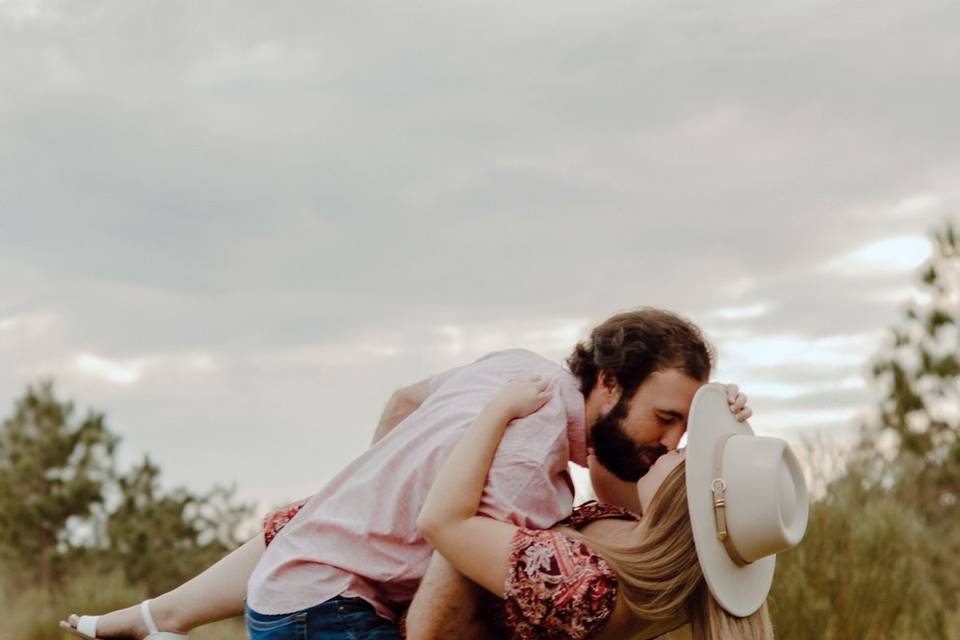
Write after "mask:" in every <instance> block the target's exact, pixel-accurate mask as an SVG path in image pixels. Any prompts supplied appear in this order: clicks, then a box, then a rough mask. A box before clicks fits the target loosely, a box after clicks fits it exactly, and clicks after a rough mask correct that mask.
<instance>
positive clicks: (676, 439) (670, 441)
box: [660, 424, 686, 451]
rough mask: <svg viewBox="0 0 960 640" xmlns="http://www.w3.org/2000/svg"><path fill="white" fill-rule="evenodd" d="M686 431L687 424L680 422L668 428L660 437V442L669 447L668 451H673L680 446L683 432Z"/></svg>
mask: <svg viewBox="0 0 960 640" xmlns="http://www.w3.org/2000/svg"><path fill="white" fill-rule="evenodd" d="M684 431H686V428H685V425H683V424H680V425H677V426H675V427H671V428H670V429H667V431H666V432H665V433H664V434H663V437H662V438H660V444H662V445H663V446H665V447H666V448H667V451H673V450H675V449H676V448H677V447H679V446H680V439H681V438H683V432H684Z"/></svg>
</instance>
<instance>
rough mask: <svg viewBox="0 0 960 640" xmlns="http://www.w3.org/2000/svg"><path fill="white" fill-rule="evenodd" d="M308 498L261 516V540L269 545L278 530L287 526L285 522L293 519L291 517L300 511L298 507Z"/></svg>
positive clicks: (300, 507) (301, 506)
mask: <svg viewBox="0 0 960 640" xmlns="http://www.w3.org/2000/svg"><path fill="white" fill-rule="evenodd" d="M307 500H309V498H304V499H303V500H297V501H296V502H293V503H290V504H288V505H286V506H284V507H280V508H279V509H277V510H276V511H271V512H270V513H268V514H267V515H266V516H264V518H263V541H264V542H265V543H266V544H267V545H269V544H270V543H271V542H273V539H274V538H276V537H277V534H278V533H280V530H281V529H283V528H284V527H285V526H287V523H288V522H290V521H291V520H293V517H294V516H295V515H297V514H298V513H300V509H302V508H303V505H305V504H306V503H307Z"/></svg>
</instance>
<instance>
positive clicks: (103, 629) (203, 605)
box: [61, 533, 265, 638]
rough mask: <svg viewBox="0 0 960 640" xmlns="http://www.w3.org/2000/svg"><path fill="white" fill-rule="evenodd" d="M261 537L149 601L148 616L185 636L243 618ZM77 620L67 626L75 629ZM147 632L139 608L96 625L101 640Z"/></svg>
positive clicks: (109, 616)
mask: <svg viewBox="0 0 960 640" xmlns="http://www.w3.org/2000/svg"><path fill="white" fill-rule="evenodd" d="M264 548H265V545H264V541H263V534H262V533H261V534H260V535H258V536H257V537H255V538H253V539H251V540H249V541H247V542H246V543H244V544H243V546H241V547H239V548H237V549H235V550H234V551H232V552H231V553H229V554H228V555H226V556H225V557H223V558H222V559H221V560H220V561H219V562H217V563H216V564H214V565H213V566H211V567H209V568H207V569H206V570H205V571H204V572H203V573H201V574H200V575H198V576H196V577H195V578H191V579H190V580H189V581H187V582H185V583H183V584H182V585H180V586H179V587H177V588H175V589H173V590H172V591H168V592H166V593H164V594H163V595H161V596H157V597H156V598H154V599H152V600H151V601H150V613H152V614H153V619H154V621H155V622H156V623H157V627H158V628H159V629H160V630H161V631H172V632H174V633H187V632H189V631H191V630H193V629H195V628H196V627H199V626H201V625H205V624H208V623H211V622H216V621H217V620H223V619H225V618H232V617H234V616H239V615H242V614H243V598H244V596H245V595H246V592H247V580H248V579H249V578H250V574H251V573H253V568H254V567H255V566H256V565H257V562H258V561H259V560H260V556H262V555H263V550H264ZM78 620H79V617H78V616H76V615H71V616H70V617H69V618H68V619H67V622H66V623H61V625H68V626H70V627H73V628H76V626H77V621H78ZM146 635H147V628H146V627H145V626H144V624H143V620H142V619H141V617H140V607H139V605H136V606H133V607H128V608H126V609H120V610H118V611H113V612H111V613H108V614H106V615H104V616H101V618H100V620H99V621H98V622H97V636H98V637H100V638H121V637H128V636H133V637H135V638H144V637H146Z"/></svg>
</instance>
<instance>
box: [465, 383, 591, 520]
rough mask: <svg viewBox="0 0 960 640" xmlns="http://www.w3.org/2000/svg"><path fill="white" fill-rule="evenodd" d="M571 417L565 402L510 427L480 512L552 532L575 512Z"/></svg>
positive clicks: (552, 402) (552, 403)
mask: <svg viewBox="0 0 960 640" xmlns="http://www.w3.org/2000/svg"><path fill="white" fill-rule="evenodd" d="M569 459H570V453H569V440H568V437H567V418H566V412H565V410H564V406H563V403H562V401H561V400H560V399H559V398H554V399H552V400H550V402H548V403H547V404H546V405H544V406H543V407H542V408H541V409H540V410H539V411H537V412H536V413H534V414H532V415H530V416H527V417H526V418H522V419H520V420H514V421H513V423H511V424H510V426H509V427H507V430H506V432H505V433H504V437H503V440H502V441H501V443H500V447H499V448H498V449H497V454H496V456H495V457H494V459H493V463H492V464H491V466H490V472H489V474H488V476H487V483H486V485H485V487H484V490H483V497H482V498H481V501H480V508H479V510H478V511H479V512H480V513H481V514H482V515H485V516H488V517H491V518H494V519H495V520H500V521H501V522H509V523H511V524H515V525H517V526H518V527H526V528H529V529H549V528H550V527H552V526H553V525H554V524H556V523H557V522H559V521H560V520H563V519H564V518H566V517H568V516H569V515H570V513H571V512H572V510H573V494H574V488H573V481H572V480H571V479H570V472H569V469H568V466H567V462H568V460H569Z"/></svg>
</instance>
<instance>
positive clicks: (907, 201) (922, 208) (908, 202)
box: [892, 193, 943, 218]
mask: <svg viewBox="0 0 960 640" xmlns="http://www.w3.org/2000/svg"><path fill="white" fill-rule="evenodd" d="M942 206H943V198H942V197H940V195H938V194H936V193H917V194H914V195H911V196H907V197H905V198H903V199H902V200H900V201H899V202H897V204H896V205H895V206H894V207H893V212H892V213H893V215H894V216H897V217H905V218H912V217H921V216H926V215H929V214H935V213H938V212H940V211H941V209H942Z"/></svg>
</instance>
